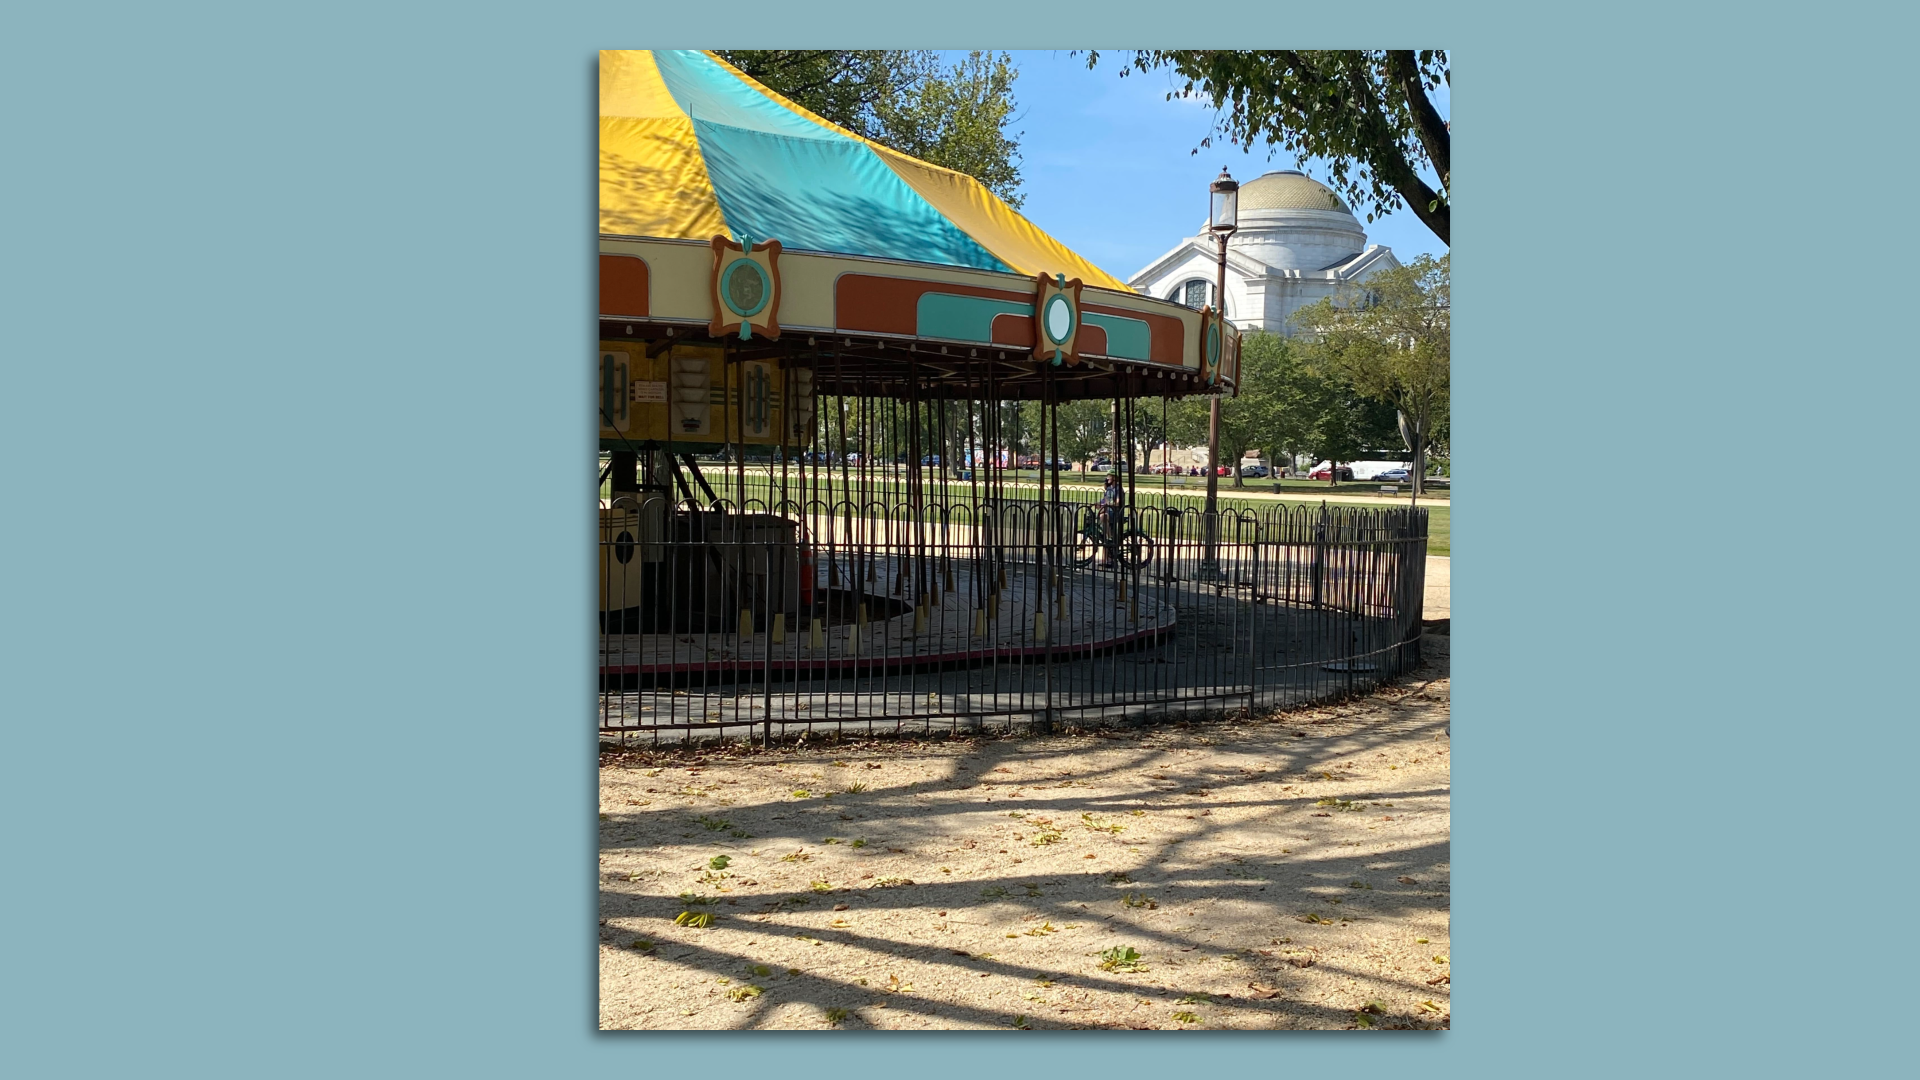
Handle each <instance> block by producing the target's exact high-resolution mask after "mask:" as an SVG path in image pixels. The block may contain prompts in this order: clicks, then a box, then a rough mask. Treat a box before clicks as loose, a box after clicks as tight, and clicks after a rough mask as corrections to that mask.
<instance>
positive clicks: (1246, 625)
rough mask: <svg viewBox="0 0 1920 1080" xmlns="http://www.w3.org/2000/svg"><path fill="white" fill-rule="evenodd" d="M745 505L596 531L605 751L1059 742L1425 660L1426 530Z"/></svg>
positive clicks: (1367, 682)
mask: <svg viewBox="0 0 1920 1080" xmlns="http://www.w3.org/2000/svg"><path fill="white" fill-rule="evenodd" d="M1142 486H1143V487H1144V486H1145V485H1144V484H1143V485H1142ZM741 490H744V491H746V492H747V494H748V497H747V498H746V499H745V500H743V501H741V502H735V501H732V500H729V499H727V498H724V497H722V498H718V499H714V500H712V501H709V502H707V503H704V504H698V503H694V502H691V501H683V502H680V503H677V504H676V503H672V502H669V501H668V500H667V499H665V498H664V497H663V496H661V495H659V494H651V495H629V496H625V497H623V498H621V499H619V500H617V501H616V502H615V503H614V505H613V506H611V507H610V508H606V509H603V510H602V511H601V536H600V567H601V575H600V583H601V584H600V587H601V603H600V608H601V639H600V640H601V656H600V670H601V682H602V693H601V699H600V727H601V729H602V731H603V732H608V733H620V734H621V735H622V736H623V737H626V738H630V737H633V736H636V735H637V736H638V737H640V738H643V739H649V740H653V741H659V740H662V739H670V740H676V741H678V740H686V741H693V740H696V739H707V738H713V737H729V738H740V737H749V738H774V737H778V736H781V735H784V734H793V733H796V732H798V731H801V730H816V731H817V730H821V729H825V730H831V731H835V732H843V733H873V732H881V731H888V732H898V731H929V730H950V731H966V730H978V729H981V728H983V727H989V726H991V727H1008V726H1033V727H1036V728H1039V729H1042V730H1048V729H1051V728H1052V727H1053V726H1055V725H1059V724H1075V723H1078V724H1086V723H1101V722H1115V721H1143V720H1148V719H1153V718H1158V717H1166V716H1177V715H1180V714H1182V713H1188V712H1206V713H1219V712H1221V711H1224V710H1231V709H1237V708H1242V707H1244V708H1248V709H1264V708H1271V707H1276V706H1287V705H1295V704H1302V703H1306V702H1309V701H1314V700H1320V699H1326V698H1330V697H1338V696H1343V695H1346V694H1350V693H1353V692H1355V691H1359V690H1364V689H1366V688H1369V687H1371V686H1373V685H1375V684H1377V683H1379V682H1380V681H1382V680H1384V679H1387V678H1391V677H1392V676H1394V675H1396V674H1398V673H1400V672H1403V671H1405V670H1407V669H1408V668H1410V667H1411V666H1413V665H1414V664H1416V663H1417V662H1418V660H1419V647H1420V644H1419V643H1420V632H1421V598H1422V593H1423V589H1424V576H1425V565H1426V560H1425V556H1426V533H1427V519H1426V512H1425V511H1424V510H1419V509H1413V508H1406V507H1397V508H1388V509H1372V508H1364V507H1349V506H1327V505H1319V506H1314V505H1301V504H1292V505H1275V506H1273V507H1272V508H1269V509H1263V510H1260V511H1253V510H1230V511H1222V512H1221V513H1219V515H1218V516H1217V518H1210V517H1209V516H1208V515H1206V514H1205V513H1203V512H1200V511H1198V510H1196V509H1193V508H1191V507H1190V506H1181V505H1166V504H1153V505H1136V507H1135V508H1134V509H1133V510H1131V511H1119V510H1103V509H1101V508H1098V507H1094V506H1091V505H1089V504H1087V503H1083V502H1067V501H1062V502H1060V503H1054V502H1051V501H1041V500H1038V499H1025V498H997V499H987V500H970V499H953V500H941V499H938V498H927V497H926V495H927V493H925V492H922V493H920V497H919V498H918V500H917V501H918V502H919V506H918V508H917V509H915V508H913V507H912V506H911V505H910V504H909V502H907V501H905V500H902V499H869V500H865V501H859V502H856V501H853V500H846V499H842V500H834V501H828V500H825V499H811V500H783V499H778V498H777V497H775V498H760V497H756V496H758V495H759V494H760V493H759V492H756V491H754V490H753V488H752V487H747V486H745V485H743V486H742V488H739V489H736V492H735V493H736V494H737V493H738V492H739V491H741ZM768 494H769V495H770V496H772V495H777V489H773V490H769V491H768ZM889 494H891V492H889ZM1183 501H1184V500H1183ZM1143 502H1144V500H1143Z"/></svg>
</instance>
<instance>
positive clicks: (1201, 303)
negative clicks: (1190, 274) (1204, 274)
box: [1167, 278, 1225, 311]
mask: <svg viewBox="0 0 1920 1080" xmlns="http://www.w3.org/2000/svg"><path fill="white" fill-rule="evenodd" d="M1167 299H1169V300H1172V301H1173V302H1174V303H1176V304H1185V305H1187V306H1188V307H1190V308H1192V309H1193V310H1195V311H1199V310H1200V309H1201V308H1203V307H1206V306H1207V305H1208V304H1211V303H1213V282H1211V281H1208V280H1206V279H1205V278H1188V279H1187V280H1186V281H1183V282H1181V283H1180V284H1178V285H1175V286H1174V287H1173V292H1172V293H1171V294H1169V295H1168V297H1167ZM1224 306H1225V305H1222V307H1223V308H1224Z"/></svg>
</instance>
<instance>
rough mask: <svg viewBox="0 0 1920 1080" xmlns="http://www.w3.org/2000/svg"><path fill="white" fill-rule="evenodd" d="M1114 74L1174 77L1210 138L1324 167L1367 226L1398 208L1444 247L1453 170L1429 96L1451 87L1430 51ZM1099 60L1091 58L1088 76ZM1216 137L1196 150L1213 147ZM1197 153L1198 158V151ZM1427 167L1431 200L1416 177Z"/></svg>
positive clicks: (1195, 59)
mask: <svg viewBox="0 0 1920 1080" xmlns="http://www.w3.org/2000/svg"><path fill="white" fill-rule="evenodd" d="M1131 54H1132V55H1131V59H1130V60H1128V61H1125V62H1124V63H1123V64H1122V66H1121V69H1120V74H1121V75H1126V74H1127V73H1128V72H1129V71H1138V72H1146V71H1151V70H1154V69H1156V68H1163V67H1164V68H1172V69H1173V71H1174V73H1175V74H1176V75H1178V76H1179V77H1181V78H1182V79H1184V80H1185V86H1184V87H1183V88H1182V90H1181V91H1180V92H1179V94H1178V95H1176V94H1174V93H1169V94H1168V95H1167V97H1168V98H1169V99H1171V98H1173V97H1175V96H1182V97H1195V96H1197V97H1200V98H1202V99H1205V100H1209V101H1211V102H1212V104H1213V107H1214V109H1215V110H1217V115H1216V119H1215V127H1214V130H1215V131H1216V132H1217V133H1219V134H1222V135H1224V136H1225V137H1226V139H1227V140H1228V141H1230V142H1232V143H1234V144H1235V145H1238V146H1240V147H1243V148H1245V149H1248V150H1251V149H1253V146H1254V144H1255V143H1257V142H1265V143H1266V144H1267V145H1269V146H1276V147H1280V148H1282V149H1284V150H1286V151H1288V152H1289V153H1291V154H1292V155H1293V156H1294V157H1295V158H1296V159H1297V160H1298V161H1300V162H1301V163H1302V164H1304V163H1305V162H1306V160H1307V159H1309V158H1318V159H1320V160H1322V161H1325V162H1326V163H1327V168H1328V170H1329V171H1330V173H1331V177H1330V178H1329V186H1331V187H1332V188H1333V189H1334V190H1335V191H1337V192H1339V193H1340V194H1341V195H1342V196H1343V197H1345V199H1346V200H1347V202H1348V204H1349V205H1351V206H1353V207H1355V208H1356V209H1359V210H1362V211H1364V212H1365V213H1366V215H1367V220H1368V221H1372V220H1374V219H1375V218H1378V217H1384V216H1386V215H1387V214H1390V213H1392V212H1393V209H1394V203H1395V202H1396V201H1401V202H1404V203H1405V205H1406V206H1407V208H1408V209H1409V210H1412V211H1413V213H1414V215H1415V216H1416V217H1418V218H1419V219H1420V220H1421V221H1422V222H1424V223H1425V224H1426V226H1427V228H1428V229H1431V230H1432V231H1433V235H1435V236H1437V237H1439V238H1440V242H1441V243H1443V244H1451V243H1452V240H1450V239H1449V225H1448V215H1447V199H1448V194H1449V181H1450V174H1451V169H1452V164H1451V158H1450V147H1449V143H1450V139H1451V134H1450V132H1449V127H1448V122H1447V121H1446V120H1444V119H1442V118H1441V116H1440V112H1439V110H1438V109H1436V108H1435V107H1434V105H1433V100H1432V99H1431V98H1430V97H1429V96H1428V95H1429V94H1430V93H1431V92H1432V91H1435V90H1438V89H1439V88H1440V87H1441V86H1442V85H1451V84H1450V83H1449V73H1448V60H1447V54H1446V53H1445V52H1444V51H1441V50H1437V49H1420V50H1414V49H1387V50H1368V49H1323V50H1290V49H1283V50H1276V51H1254V50H1233V49H1135V50H1131ZM1099 60H1100V53H1099V52H1098V51H1089V52H1088V54H1087V66H1088V67H1093V66H1095V65H1096V64H1097V63H1098V62H1099ZM1212 142H1213V136H1212V135H1209V136H1208V137H1207V138H1206V139H1204V140H1202V141H1201V144H1200V145H1201V146H1210V145H1212ZM1195 152H1196V153H1198V151H1197V150H1196V151H1195ZM1423 166H1425V167H1430V168H1431V169H1432V170H1433V172H1434V174H1435V175H1436V176H1437V177H1438V178H1439V181H1440V187H1439V189H1438V190H1435V189H1434V188H1433V187H1432V186H1431V185H1429V184H1428V183H1427V182H1426V181H1425V180H1424V179H1423V178H1422V177H1421V175H1420V170H1421V168H1422V167H1423Z"/></svg>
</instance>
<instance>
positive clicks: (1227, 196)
mask: <svg viewBox="0 0 1920 1080" xmlns="http://www.w3.org/2000/svg"><path fill="white" fill-rule="evenodd" d="M1208 192H1209V193H1210V195H1211V198H1210V199H1209V200H1208V212H1207V230H1208V231H1209V232H1211V233H1213V237H1214V239H1215V240H1216V241H1218V242H1219V244H1220V273H1219V276H1218V277H1217V278H1216V279H1215V284H1214V290H1213V310H1214V317H1215V318H1216V319H1218V320H1220V343H1221V350H1222V352H1224V351H1225V347H1226V336H1227V330H1226V314H1227V238H1228V237H1230V236H1232V235H1233V231H1234V229H1236V228H1238V227H1239V218H1240V185H1239V184H1238V183H1237V182H1235V181H1234V179H1233V177H1231V176H1229V175H1227V170H1225V169H1221V170H1220V176H1219V177H1218V178H1217V179H1215V180H1214V182H1213V183H1212V184H1211V185H1209V186H1208ZM1205 347H1206V343H1205V342H1204V341H1202V342H1201V348H1202V349H1203V350H1204V349H1205ZM1206 518H1207V523H1206V525H1207V556H1206V566H1205V571H1206V574H1207V576H1208V577H1213V578H1217V577H1219V576H1220V562H1219V538H1220V395H1219V394H1218V393H1217V392H1216V393H1215V394H1214V395H1213V401H1212V402H1211V404H1210V406H1209V408H1208V412H1207V514H1206Z"/></svg>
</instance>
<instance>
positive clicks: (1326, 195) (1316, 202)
mask: <svg viewBox="0 0 1920 1080" xmlns="http://www.w3.org/2000/svg"><path fill="white" fill-rule="evenodd" d="M1240 209H1241V210H1334V211H1338V212H1340V213H1343V214H1351V213H1353V211H1351V210H1348V209H1347V207H1346V204H1345V203H1342V202H1341V201H1340V197H1339V196H1337V195H1335V194H1334V193H1333V191H1332V190H1331V189H1329V188H1328V187H1327V186H1326V185H1325V184H1322V183H1321V182H1320V181H1318V180H1315V179H1314V178H1312V177H1311V176H1308V175H1307V174H1305V173H1302V172H1298V171H1296V170H1294V169H1283V170H1281V171H1279V172H1270V173H1267V174H1265V175H1263V176H1260V177H1258V178H1257V179H1253V180H1249V181H1247V182H1246V183H1244V184H1241V185H1240Z"/></svg>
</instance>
